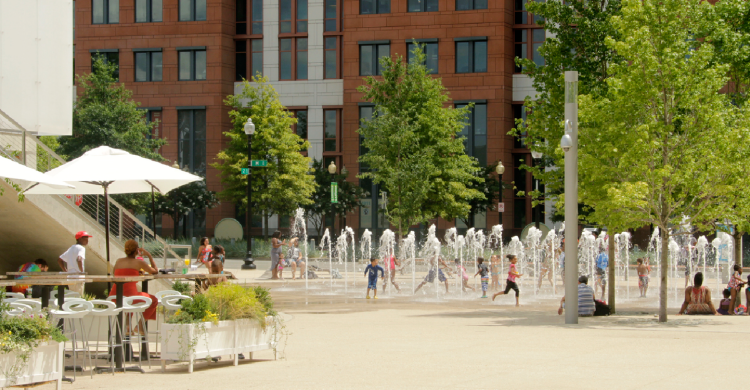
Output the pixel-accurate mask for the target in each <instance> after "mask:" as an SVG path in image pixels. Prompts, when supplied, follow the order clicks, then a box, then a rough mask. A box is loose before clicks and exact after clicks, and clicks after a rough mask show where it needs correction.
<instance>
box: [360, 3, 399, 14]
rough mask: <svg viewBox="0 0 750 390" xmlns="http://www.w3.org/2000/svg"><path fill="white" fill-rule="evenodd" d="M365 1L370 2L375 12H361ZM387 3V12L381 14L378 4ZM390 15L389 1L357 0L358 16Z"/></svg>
mask: <svg viewBox="0 0 750 390" xmlns="http://www.w3.org/2000/svg"><path fill="white" fill-rule="evenodd" d="M365 1H371V2H372V6H373V8H374V9H375V12H367V13H364V12H362V3H364V2H365ZM381 1H382V2H388V12H381V10H380V2H381ZM390 13H391V0H359V14H360V15H383V14H390Z"/></svg>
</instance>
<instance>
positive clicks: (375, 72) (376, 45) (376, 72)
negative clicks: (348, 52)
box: [357, 40, 391, 76]
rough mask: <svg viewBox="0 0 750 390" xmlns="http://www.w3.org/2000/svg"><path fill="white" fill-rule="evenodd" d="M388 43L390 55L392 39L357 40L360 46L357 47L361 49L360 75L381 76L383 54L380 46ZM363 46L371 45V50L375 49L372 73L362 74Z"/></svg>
mask: <svg viewBox="0 0 750 390" xmlns="http://www.w3.org/2000/svg"><path fill="white" fill-rule="evenodd" d="M385 45H388V57H390V56H391V41H390V40H382V41H359V42H357V46H359V47H358V48H357V49H358V50H359V53H358V54H359V56H358V57H359V75H360V76H380V75H381V69H380V57H383V55H381V54H380V48H381V46H385ZM363 46H369V47H371V50H373V64H372V69H370V71H371V72H372V73H371V74H362V47H363Z"/></svg>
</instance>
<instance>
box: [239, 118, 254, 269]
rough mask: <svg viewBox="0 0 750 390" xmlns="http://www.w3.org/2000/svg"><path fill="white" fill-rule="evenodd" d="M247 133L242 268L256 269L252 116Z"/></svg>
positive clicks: (246, 126) (246, 129)
mask: <svg viewBox="0 0 750 390" xmlns="http://www.w3.org/2000/svg"><path fill="white" fill-rule="evenodd" d="M245 134H247V169H248V173H247V212H246V213H245V218H246V221H245V229H246V230H247V257H246V258H245V264H243V265H242V269H255V268H256V266H255V264H253V240H252V239H250V226H251V223H252V220H253V217H252V215H253V212H252V209H251V208H250V200H251V199H252V194H253V187H252V186H251V182H252V180H251V179H252V178H253V168H252V159H253V148H252V143H253V134H255V124H254V123H253V120H252V118H249V117H248V118H247V122H246V123H245Z"/></svg>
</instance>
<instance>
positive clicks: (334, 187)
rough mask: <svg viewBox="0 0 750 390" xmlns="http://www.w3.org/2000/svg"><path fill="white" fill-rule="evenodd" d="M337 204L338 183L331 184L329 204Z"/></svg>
mask: <svg viewBox="0 0 750 390" xmlns="http://www.w3.org/2000/svg"><path fill="white" fill-rule="evenodd" d="M338 202H339V183H336V182H335V181H334V182H331V203H338Z"/></svg>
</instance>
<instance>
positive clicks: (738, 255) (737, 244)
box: [732, 226, 744, 267]
mask: <svg viewBox="0 0 750 390" xmlns="http://www.w3.org/2000/svg"><path fill="white" fill-rule="evenodd" d="M743 234H744V232H740V231H739V230H737V227H736V226H735V228H734V234H733V235H732V238H734V263H735V264H738V265H739V266H740V267H742V235H743Z"/></svg>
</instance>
